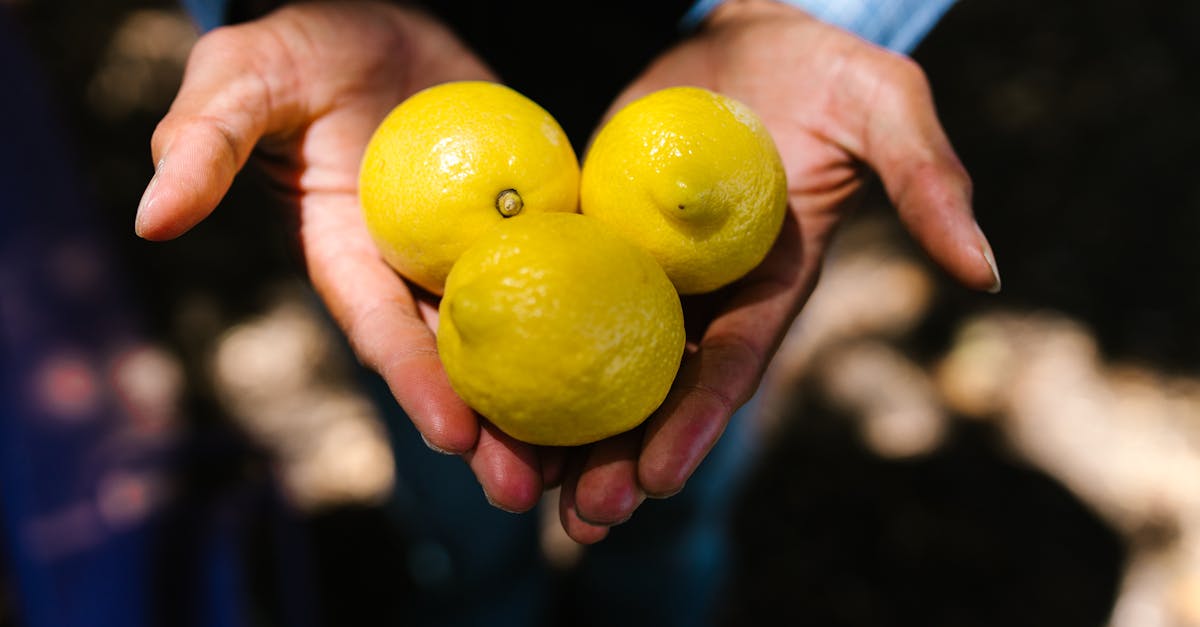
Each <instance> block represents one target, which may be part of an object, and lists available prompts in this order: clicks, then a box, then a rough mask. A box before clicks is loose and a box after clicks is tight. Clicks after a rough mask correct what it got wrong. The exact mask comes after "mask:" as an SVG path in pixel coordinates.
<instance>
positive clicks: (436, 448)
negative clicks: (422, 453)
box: [421, 433, 454, 455]
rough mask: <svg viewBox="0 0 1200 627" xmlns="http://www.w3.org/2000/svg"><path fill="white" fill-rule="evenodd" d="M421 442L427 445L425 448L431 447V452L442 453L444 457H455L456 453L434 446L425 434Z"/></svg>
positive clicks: (422, 435)
mask: <svg viewBox="0 0 1200 627" xmlns="http://www.w3.org/2000/svg"><path fill="white" fill-rule="evenodd" d="M421 441H422V442H424V443H425V446H428V447H429V450H431V451H433V452H435V453H441V454H442V455H454V453H451V452H450V451H447V450H446V449H443V448H438V447H436V446H434V445H433V443H432V442H430V441H429V438H426V437H425V434H424V433H422V434H421Z"/></svg>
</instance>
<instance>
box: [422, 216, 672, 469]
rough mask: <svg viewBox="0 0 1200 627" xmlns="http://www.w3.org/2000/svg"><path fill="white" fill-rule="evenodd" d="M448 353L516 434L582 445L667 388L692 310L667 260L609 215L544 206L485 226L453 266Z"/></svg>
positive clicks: (444, 341) (653, 404)
mask: <svg viewBox="0 0 1200 627" xmlns="http://www.w3.org/2000/svg"><path fill="white" fill-rule="evenodd" d="M439 313H440V322H439V327H438V340H437V346H438V354H439V355H440V356H441V359H442V363H443V364H444V365H445V368H446V374H447V375H449V378H450V383H451V385H452V386H453V388H454V390H455V391H456V392H457V393H458V394H459V396H461V397H462V398H463V400H464V401H466V403H467V404H468V405H470V406H471V407H472V408H473V409H475V410H476V411H478V412H479V413H480V414H481V415H483V416H484V417H486V418H487V419H488V420H490V421H491V422H492V423H493V424H495V425H496V426H497V427H499V428H500V429H501V430H503V431H504V432H505V433H507V434H509V435H510V436H512V437H514V438H516V439H518V440H522V441H525V442H529V443H532V444H544V445H554V446H573V445H578V444H585V443H588V442H594V441H596V440H600V439H603V438H605V437H608V436H611V435H615V434H617V433H621V432H623V431H627V430H629V429H632V428H633V427H635V426H637V425H638V424H640V423H641V422H642V421H644V420H645V419H646V418H647V417H648V416H649V415H650V414H651V413H652V412H653V411H654V410H655V409H657V408H658V406H659V405H660V404H662V402H663V399H664V398H666V395H667V391H668V390H669V389H670V387H671V382H672V381H673V380H674V378H675V375H676V373H677V372H678V370H679V363H680V359H681V358H682V356H683V347H684V327H683V310H682V308H681V306H680V303H679V295H678V294H677V293H676V292H675V289H674V287H673V286H672V285H671V282H670V280H669V279H667V276H666V274H664V273H663V271H662V268H660V267H659V266H658V264H657V263H655V261H654V259H653V258H651V257H650V255H649V254H647V253H646V252H645V251H643V250H641V249H639V248H637V247H635V246H633V245H632V244H630V243H629V242H628V241H627V240H625V239H624V238H623V237H621V236H620V235H618V234H617V233H615V232H614V231H612V230H611V229H609V228H608V227H606V226H604V225H603V224H601V223H600V222H599V221H598V220H595V219H593V218H589V217H587V216H582V215H578V214H564V213H543V214H530V215H528V216H524V215H523V216H520V217H517V218H513V219H512V220H509V221H507V222H505V223H504V224H502V225H500V226H499V227H497V228H495V229H492V230H491V231H489V232H488V233H486V234H484V235H483V236H482V237H481V238H480V239H479V240H478V241H477V242H476V243H475V245H474V246H472V247H471V248H469V249H468V250H467V251H466V252H465V253H464V254H463V255H462V257H461V258H460V259H459V261H458V263H457V264H455V266H454V269H453V270H451V271H450V277H449V279H448V280H447V282H446V293H445V296H444V297H443V298H442V302H441V305H440V308H439Z"/></svg>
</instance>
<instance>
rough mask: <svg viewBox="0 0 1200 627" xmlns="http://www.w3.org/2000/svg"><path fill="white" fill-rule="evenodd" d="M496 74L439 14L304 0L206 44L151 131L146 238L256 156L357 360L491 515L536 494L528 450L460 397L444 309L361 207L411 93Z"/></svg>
mask: <svg viewBox="0 0 1200 627" xmlns="http://www.w3.org/2000/svg"><path fill="white" fill-rule="evenodd" d="M458 79H485V80H493V76H492V74H491V72H490V71H489V70H488V69H487V68H486V67H485V66H484V65H483V64H482V63H481V62H479V61H478V60H477V59H476V58H475V57H474V56H473V55H472V54H471V53H470V52H469V51H468V50H467V49H466V48H464V47H463V46H462V45H461V44H460V43H459V42H458V41H457V40H456V39H455V38H454V37H453V36H452V35H451V34H450V33H449V32H448V31H447V30H446V29H445V28H443V27H442V26H440V25H439V24H438V23H436V22H435V21H434V20H433V19H432V18H431V17H428V16H426V15H424V14H421V13H418V12H416V11H412V10H407V9H401V8H397V7H395V6H391V5H387V4H370V3H346V2H341V3H324V4H321V3H312V4H309V3H301V4H296V5H293V6H290V7H286V8H284V9H282V10H280V11H277V12H275V13H273V14H271V15H269V16H267V17H265V18H263V19H261V20H258V21H255V22H251V23H247V24H243V25H239V26H234V27H228V28H223V29H218V30H216V31H213V32H211V33H209V34H207V35H206V36H204V37H203V38H201V39H200V41H199V42H197V44H196V46H195V48H194V50H193V52H192V54H191V57H190V59H189V61H188V66H187V70H186V72H185V75H184V79H183V85H182V86H181V88H180V91H179V94H178V96H177V97H176V100H175V102H174V103H173V104H172V106H171V109H170V111H169V113H168V114H167V116H166V117H165V118H164V119H163V120H162V122H161V123H160V125H159V127H158V129H157V130H156V131H155V133H154V138H153V141H152V149H153V154H154V159H155V162H156V163H157V164H158V165H157V168H156V173H155V176H154V179H153V180H152V181H151V183H150V185H149V186H148V187H147V190H146V193H145V195H144V197H143V199H142V204H141V206H140V207H139V209H138V215H137V223H136V228H137V232H138V234H140V235H141V236H142V237H145V238H147V239H152V240H163V239H170V238H173V237H176V236H178V235H180V234H182V233H184V232H185V231H187V230H188V229H189V228H191V227H192V226H194V225H195V224H196V223H198V222H200V221H201V220H203V219H204V218H205V217H207V216H208V214H209V213H211V212H212V211H213V209H214V207H216V206H217V203H218V202H219V201H220V200H221V198H222V197H223V196H224V195H225V194H226V192H227V191H228V189H229V186H230V183H231V182H232V180H233V177H234V176H235V174H237V172H238V171H239V170H240V169H241V167H242V166H243V164H245V163H246V161H247V159H248V158H249V156H250V155H251V152H252V150H253V151H255V155H256V156H257V157H258V158H259V161H261V163H260V165H262V166H263V167H264V168H265V169H266V171H267V172H268V173H269V174H270V175H271V177H272V180H273V182H274V184H275V185H276V186H277V187H279V188H280V189H281V190H283V192H284V196H285V199H286V201H287V202H288V203H289V204H291V205H293V206H294V211H295V212H296V216H297V217H298V222H299V239H300V243H301V245H302V250H303V254H304V257H305V263H306V265H307V270H308V274H309V277H310V279H311V281H312V283H313V285H314V287H315V289H316V290H317V292H318V293H319V294H320V295H321V297H322V299H323V300H324V302H325V303H326V305H327V306H328V308H329V310H330V312H331V313H332V315H333V317H334V319H335V320H336V321H337V322H338V324H339V325H340V326H341V328H342V329H343V330H344V331H345V333H346V335H347V337H348V338H349V340H350V342H351V344H352V346H353V348H354V350H355V353H356V354H357V355H358V357H359V359H360V360H361V361H362V362H363V363H364V364H365V365H366V366H368V367H370V368H372V369H373V370H375V371H376V372H378V373H379V374H380V375H382V376H383V378H384V379H385V380H386V381H387V383H388V385H389V386H390V388H391V390H392V392H393V394H394V395H395V397H396V399H397V400H398V401H399V403H400V405H401V406H402V407H403V408H404V410H405V411H406V412H407V413H408V415H409V416H410V417H411V419H412V421H413V423H414V424H415V425H416V427H417V429H418V430H419V431H420V432H421V434H422V435H423V437H424V438H425V439H426V441H427V442H429V443H430V445H431V446H433V447H436V448H437V449H440V450H443V451H446V452H452V453H459V454H462V455H463V457H464V458H465V459H466V460H467V462H468V463H469V464H470V465H471V467H472V469H473V470H474V472H475V474H476V476H477V477H478V478H479V481H480V483H481V484H482V486H483V489H484V491H485V493H486V494H487V495H488V497H489V499H491V500H492V502H493V503H495V504H497V505H498V506H500V507H503V508H505V509H509V510H525V509H529V508H530V507H532V506H533V505H534V504H536V503H537V500H538V498H539V497H540V495H541V493H542V476H541V470H540V467H539V460H538V457H537V455H536V453H535V451H534V449H533V447H530V446H526V445H523V444H519V443H515V442H513V441H511V440H510V439H509V438H507V437H506V436H504V435H503V434H502V433H500V432H498V431H496V430H495V429H494V428H493V427H491V426H490V425H487V424H482V425H481V422H480V421H479V420H478V418H477V417H476V415H475V414H474V413H473V412H472V411H471V410H470V409H469V408H468V407H467V406H466V405H465V404H463V402H462V401H461V400H460V399H459V398H458V396H457V395H455V393H454V392H453V390H451V388H450V385H449V382H448V380H447V378H446V375H445V372H444V371H443V370H442V365H441V362H440V360H439V359H438V354H437V349H436V343H435V339H434V329H436V325H437V310H436V305H435V304H434V303H433V302H432V301H431V300H430V299H429V298H428V297H426V296H422V295H420V294H418V293H416V292H415V291H414V290H411V289H410V288H409V287H408V285H407V284H406V283H405V282H404V281H402V280H401V279H400V278H399V277H398V276H397V275H396V273H394V272H393V271H392V270H391V269H390V268H389V267H388V266H387V265H385V264H384V262H383V261H382V260H381V258H380V256H379V253H378V251H377V250H376V248H375V245H374V243H373V242H372V241H371V239H370V237H369V235H368V233H367V231H366V227H365V226H364V222H363V219H362V210H361V209H360V207H359V204H358V197H357V189H358V166H359V162H360V160H361V158H362V153H363V150H364V148H365V146H366V144H367V141H368V139H369V138H370V135H371V133H372V132H373V131H374V129H375V126H376V125H377V124H378V123H379V121H380V120H382V119H383V117H384V116H385V115H386V114H387V112H388V111H389V110H391V108H392V107H393V106H395V105H396V104H397V103H399V102H400V101H401V100H402V99H404V98H405V97H406V96H408V95H409V94H411V93H413V92H415V91H417V90H419V89H421V88H423V87H426V86H429V85H432V84H435V83H440V82H445V81H448V80H458Z"/></svg>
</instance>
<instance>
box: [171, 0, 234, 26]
mask: <svg viewBox="0 0 1200 627" xmlns="http://www.w3.org/2000/svg"><path fill="white" fill-rule="evenodd" d="M180 4H182V5H183V8H184V9H186V10H187V12H188V13H189V14H191V16H192V19H193V20H194V21H195V22H196V24H197V25H198V26H199V27H200V30H202V31H209V30H212V29H214V28H216V27H218V26H220V25H222V24H224V23H226V21H227V16H228V15H229V0H181V2H180Z"/></svg>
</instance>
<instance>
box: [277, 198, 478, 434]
mask: <svg viewBox="0 0 1200 627" xmlns="http://www.w3.org/2000/svg"><path fill="white" fill-rule="evenodd" d="M300 211H301V216H302V219H301V221H300V224H301V228H300V233H299V235H300V242H301V247H302V248H303V253H304V260H305V264H306V265H307V267H308V272H309V279H310V280H311V281H312V284H313V288H314V289H315V290H316V291H317V293H318V294H319V295H320V296H321V299H322V301H324V302H325V304H326V306H327V307H328V309H329V312H330V314H331V315H332V316H333V318H334V320H335V321H337V323H338V326H340V327H341V328H342V330H343V331H344V332H345V334H346V337H347V339H348V340H349V341H350V344H351V347H352V348H353V350H354V353H355V355H357V356H358V358H359V360H361V361H362V363H363V365H364V366H366V367H367V368H369V369H371V370H373V371H375V372H377V373H379V375H380V376H382V377H383V379H384V381H385V382H386V383H387V384H388V387H389V388H390V389H391V391H392V394H393V396H395V398H396V400H397V402H399V403H400V406H401V407H402V408H403V409H404V411H405V413H407V414H408V416H409V419H410V420H412V422H413V425H414V426H416V428H417V430H418V431H420V432H421V436H422V437H423V438H425V441H426V443H428V444H429V446H430V447H431V448H434V449H436V450H439V451H443V452H447V453H456V454H458V453H464V452H466V451H468V450H471V449H472V448H473V447H475V444H476V440H477V439H478V437H479V419H478V417H477V416H476V415H475V412H473V411H472V410H471V408H470V407H468V406H467V405H466V403H464V402H463V401H462V399H460V398H459V397H458V395H457V394H456V393H455V392H454V389H453V388H452V387H451V386H450V380H449V379H448V378H447V376H446V372H445V369H444V368H443V367H442V362H441V359H440V358H439V357H438V352H437V340H436V338H435V337H434V335H433V331H432V330H430V328H429V327H428V326H426V324H425V323H424V321H423V320H422V319H421V317H420V313H419V311H418V305H417V303H416V302H415V301H414V298H413V295H412V291H411V290H409V288H408V286H407V285H406V284H405V283H404V281H403V280H402V279H401V278H400V277H399V276H398V275H397V274H396V273H395V272H394V271H393V270H392V269H391V268H390V267H389V266H388V265H387V264H386V263H384V262H383V261H382V259H381V258H380V257H379V251H378V249H376V248H375V246H374V244H373V242H372V241H371V238H370V236H369V235H368V234H367V231H366V226H365V224H364V223H363V219H362V211H361V210H360V209H359V206H358V203H357V200H356V199H355V198H354V197H353V196H346V195H344V194H316V193H313V194H308V195H306V196H305V197H304V199H303V200H302V202H301V205H300Z"/></svg>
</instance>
